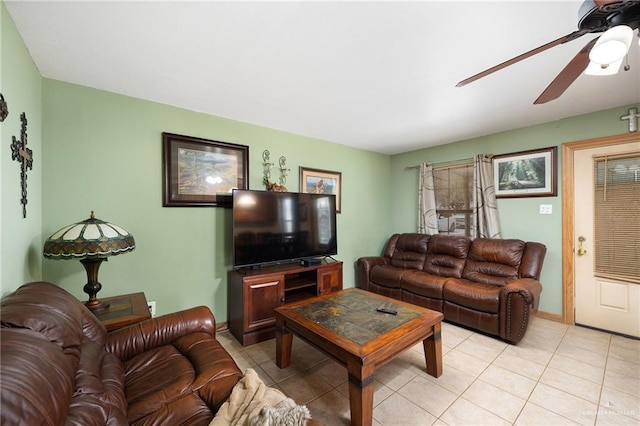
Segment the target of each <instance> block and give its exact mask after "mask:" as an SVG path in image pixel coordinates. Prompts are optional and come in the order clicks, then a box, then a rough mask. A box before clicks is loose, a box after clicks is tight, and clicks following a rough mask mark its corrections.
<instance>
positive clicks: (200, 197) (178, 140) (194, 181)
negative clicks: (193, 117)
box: [162, 133, 249, 207]
mask: <svg viewBox="0 0 640 426" xmlns="http://www.w3.org/2000/svg"><path fill="white" fill-rule="evenodd" d="M162 147H163V149H162V168H163V174H164V176H163V178H164V179H163V181H162V184H163V191H162V192H163V204H162V205H163V206H164V207H193V206H213V207H231V206H232V198H231V197H232V190H233V189H234V188H238V189H248V181H249V178H248V175H249V147H248V146H245V145H236V144H232V143H228V142H219V141H213V140H208V139H201V138H194V137H190V136H182V135H176V134H173V133H162Z"/></svg>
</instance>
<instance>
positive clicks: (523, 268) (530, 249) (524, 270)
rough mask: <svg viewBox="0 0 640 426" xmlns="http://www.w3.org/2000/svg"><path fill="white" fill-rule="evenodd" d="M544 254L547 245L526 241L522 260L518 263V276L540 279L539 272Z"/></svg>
mask: <svg viewBox="0 0 640 426" xmlns="http://www.w3.org/2000/svg"><path fill="white" fill-rule="evenodd" d="M546 254H547V247H546V246H545V245H544V244H541V243H534V242H528V243H526V244H525V248H524V255H523V256H522V262H521V263H520V278H533V279H534V280H540V272H542V264H543V263H544V256H545V255H546Z"/></svg>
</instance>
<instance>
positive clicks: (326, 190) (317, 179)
mask: <svg viewBox="0 0 640 426" xmlns="http://www.w3.org/2000/svg"><path fill="white" fill-rule="evenodd" d="M300 192H307V193H312V194H334V195H335V196H336V212H337V213H340V211H341V209H342V173H340V172H332V171H329V170H319V169H310V168H307V167H300Z"/></svg>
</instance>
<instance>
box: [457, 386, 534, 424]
mask: <svg viewBox="0 0 640 426" xmlns="http://www.w3.org/2000/svg"><path fill="white" fill-rule="evenodd" d="M462 397H463V398H465V399H467V400H469V401H471V402H473V403H474V404H475V405H477V406H479V407H482V408H484V409H485V410H487V411H489V412H491V413H493V414H495V415H497V416H500V417H501V418H503V419H505V420H508V421H509V422H511V423H512V422H514V421H515V420H516V418H517V417H518V415H519V414H520V411H521V410H522V407H524V404H525V403H526V402H527V401H526V399H523V398H519V397H517V396H515V395H513V394H511V393H509V392H507V391H505V390H502V389H500V388H498V387H496V386H493V385H490V384H488V383H485V382H483V381H481V380H477V381H475V382H474V383H473V384H472V385H471V386H470V387H469V389H467V390H466V391H465V392H464V393H463V394H462Z"/></svg>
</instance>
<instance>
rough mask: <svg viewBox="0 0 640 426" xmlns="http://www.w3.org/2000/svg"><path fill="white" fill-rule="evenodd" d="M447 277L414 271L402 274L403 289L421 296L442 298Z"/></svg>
mask: <svg viewBox="0 0 640 426" xmlns="http://www.w3.org/2000/svg"><path fill="white" fill-rule="evenodd" d="M445 281H447V278H446V277H439V276H437V275H431V274H428V273H426V272H418V271H412V272H408V273H406V274H404V275H403V276H402V289H403V290H406V291H409V292H411V293H414V294H418V295H420V296H425V297H431V298H433V299H442V289H443V288H444V283H445Z"/></svg>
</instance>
